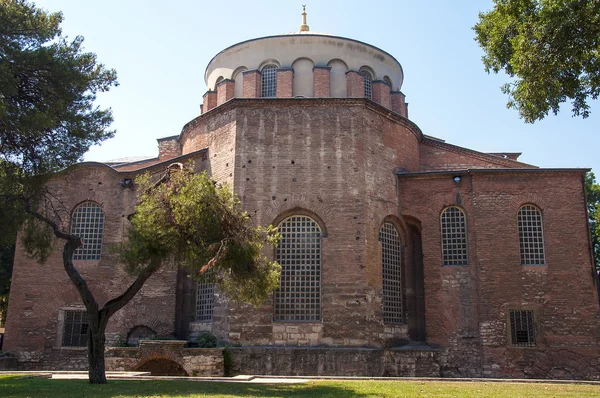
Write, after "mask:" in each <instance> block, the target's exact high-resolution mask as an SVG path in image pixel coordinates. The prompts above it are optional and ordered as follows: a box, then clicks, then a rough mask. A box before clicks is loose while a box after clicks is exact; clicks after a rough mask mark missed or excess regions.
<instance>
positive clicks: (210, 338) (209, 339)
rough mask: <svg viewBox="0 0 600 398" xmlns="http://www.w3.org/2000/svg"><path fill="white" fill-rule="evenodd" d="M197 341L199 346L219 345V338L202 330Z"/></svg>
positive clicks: (213, 346)
mask: <svg viewBox="0 0 600 398" xmlns="http://www.w3.org/2000/svg"><path fill="white" fill-rule="evenodd" d="M196 343H197V344H198V347H199V348H215V347H217V345H218V341H217V338H216V336H215V335H214V334H212V333H210V332H202V333H200V334H199V335H198V338H197V339H196Z"/></svg>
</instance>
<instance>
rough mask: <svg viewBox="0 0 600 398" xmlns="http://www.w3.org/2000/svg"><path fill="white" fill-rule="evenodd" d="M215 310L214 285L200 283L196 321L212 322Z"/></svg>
mask: <svg viewBox="0 0 600 398" xmlns="http://www.w3.org/2000/svg"><path fill="white" fill-rule="evenodd" d="M214 308H215V285H214V283H206V282H198V297H197V300H196V320H197V321H205V322H206V321H212V320H213V312H214Z"/></svg>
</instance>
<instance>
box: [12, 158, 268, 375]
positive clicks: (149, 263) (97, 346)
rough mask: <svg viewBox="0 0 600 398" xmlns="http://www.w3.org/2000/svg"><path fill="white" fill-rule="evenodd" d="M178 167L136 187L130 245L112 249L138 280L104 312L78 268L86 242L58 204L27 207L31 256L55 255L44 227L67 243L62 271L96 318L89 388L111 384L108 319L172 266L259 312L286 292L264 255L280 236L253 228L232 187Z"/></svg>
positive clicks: (91, 320) (92, 326) (91, 327)
mask: <svg viewBox="0 0 600 398" xmlns="http://www.w3.org/2000/svg"><path fill="white" fill-rule="evenodd" d="M172 166H177V167H175V168H174V169H173V167H172ZM172 166H170V167H169V168H168V169H167V170H166V172H165V174H164V175H163V176H162V177H161V178H160V179H159V180H158V181H157V182H155V183H154V184H153V183H152V182H151V180H150V177H149V176H148V175H144V176H141V177H140V178H138V179H137V180H136V185H137V186H138V192H139V194H140V199H139V202H138V204H137V206H136V209H135V213H134V214H132V215H131V216H130V217H129V219H130V221H131V227H130V228H129V229H128V231H127V235H126V237H125V239H124V240H123V242H122V243H120V244H117V245H115V246H114V247H113V248H112V250H113V251H114V252H115V253H116V254H118V258H119V260H120V262H121V263H122V264H123V265H124V266H125V269H126V270H127V271H128V272H129V273H130V274H131V275H133V276H134V277H135V280H134V281H133V283H131V284H130V285H129V287H127V289H126V290H125V291H124V292H123V293H122V294H120V295H119V296H117V297H114V298H112V299H111V300H108V301H107V302H106V303H105V304H104V305H100V303H98V301H96V299H95V297H94V295H93V293H92V291H91V290H90V288H89V287H88V285H87V283H86V281H85V280H84V279H83V278H82V276H81V275H80V273H79V272H78V270H77V269H76V267H75V266H74V265H73V253H74V251H75V250H76V249H77V248H78V247H80V246H81V244H82V242H81V239H80V238H79V237H78V236H74V235H70V234H69V233H67V232H65V231H63V230H61V226H60V223H59V220H58V215H57V213H56V209H57V208H59V206H60V204H59V203H58V202H57V200H56V199H52V198H49V197H48V196H46V197H45V198H44V199H45V202H44V205H43V206H40V204H38V205H37V207H36V209H35V210H34V209H33V208H32V207H30V206H29V204H27V212H28V213H29V214H31V215H32V216H33V217H35V220H36V223H37V224H38V225H36V226H35V227H32V228H29V227H28V226H26V227H25V229H24V234H23V235H24V236H23V243H24V246H25V248H26V249H28V251H29V252H31V253H37V255H38V257H40V258H43V257H44V255H45V254H46V253H49V252H50V250H52V247H53V246H54V244H53V242H52V241H51V240H48V239H44V237H47V236H51V234H48V233H47V232H41V233H40V230H41V229H43V228H48V227H49V228H51V229H52V232H53V235H54V236H55V237H56V238H59V239H61V240H64V241H65V243H64V248H63V265H64V268H65V271H66V272H67V274H68V275H69V277H70V279H71V281H72V282H73V284H74V285H75V287H76V289H77V291H78V292H79V294H80V296H81V298H82V300H83V303H84V305H85V307H86V310H87V315H88V319H89V329H88V364H89V380H90V383H98V384H100V383H106V375H105V365H104V348H105V337H104V332H105V330H106V326H107V323H108V320H109V319H110V317H111V316H112V315H114V314H115V313H116V312H117V311H119V310H120V309H121V308H123V307H124V306H125V305H126V304H127V303H128V302H129V301H130V300H131V299H132V298H133V297H134V296H135V295H136V293H137V292H138V291H139V290H140V289H141V288H142V287H143V285H144V283H145V282H146V281H147V280H148V278H149V277H150V276H152V275H153V274H154V273H155V272H156V271H157V270H158V269H159V268H160V267H162V266H163V265H165V264H166V263H176V264H178V265H179V266H185V267H187V268H188V269H190V270H191V272H192V275H195V276H196V277H197V278H199V279H201V280H204V281H210V282H213V283H216V284H217V285H218V286H219V288H220V290H221V291H223V292H224V293H225V294H226V295H228V297H230V298H232V299H234V300H237V301H243V302H247V303H250V304H254V305H259V304H262V303H263V302H264V301H265V300H266V299H267V297H268V295H269V293H270V292H271V291H273V290H275V289H276V288H277V287H278V285H279V265H278V264H277V263H276V262H271V261H268V260H267V258H266V257H265V256H263V255H262V254H261V252H262V250H263V246H264V244H265V243H270V244H276V242H277V239H278V234H277V233H276V230H275V229H273V228H271V227H269V228H266V229H263V228H257V227H254V226H253V225H252V220H251V218H250V217H249V216H248V214H247V213H246V212H244V211H243V210H242V209H241V206H240V203H239V201H238V199H237V198H236V197H235V196H234V195H233V194H232V193H231V191H230V190H229V189H228V188H227V186H220V185H217V184H215V183H214V182H213V181H212V180H211V179H210V178H209V177H208V176H207V175H206V173H201V174H195V173H193V172H191V171H188V170H185V169H184V168H183V165H181V164H174V165H172ZM174 170H177V171H174ZM208 271H210V272H208Z"/></svg>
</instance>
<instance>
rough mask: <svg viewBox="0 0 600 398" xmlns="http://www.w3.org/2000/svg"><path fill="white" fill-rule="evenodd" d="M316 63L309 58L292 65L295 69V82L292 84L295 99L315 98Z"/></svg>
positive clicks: (301, 59) (296, 61) (298, 60)
mask: <svg viewBox="0 0 600 398" xmlns="http://www.w3.org/2000/svg"><path fill="white" fill-rule="evenodd" d="M314 66H315V63H314V62H313V61H312V60H310V59H308V58H298V59H297V60H295V61H294V62H293V63H292V69H294V81H293V84H292V95H293V96H294V97H314V96H315V88H314V83H313V82H314V77H313V67H314Z"/></svg>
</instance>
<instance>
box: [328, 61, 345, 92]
mask: <svg viewBox="0 0 600 398" xmlns="http://www.w3.org/2000/svg"><path fill="white" fill-rule="evenodd" d="M327 66H329V67H330V68H331V71H330V72H329V85H330V86H329V89H330V95H331V97H332V98H346V97H347V96H348V87H347V85H346V72H348V65H346V63H345V62H344V61H342V60H341V59H332V60H331V61H329V63H328V64H327Z"/></svg>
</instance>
